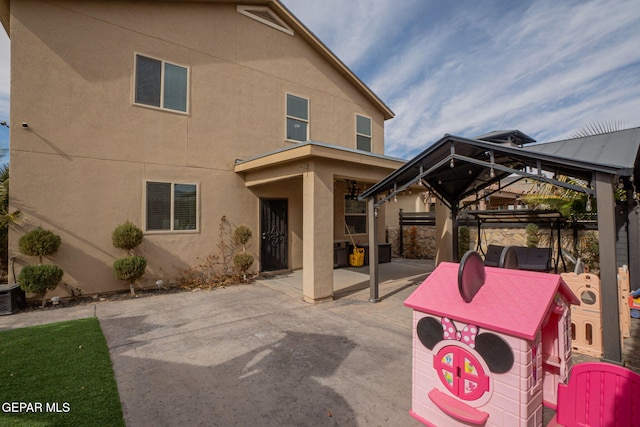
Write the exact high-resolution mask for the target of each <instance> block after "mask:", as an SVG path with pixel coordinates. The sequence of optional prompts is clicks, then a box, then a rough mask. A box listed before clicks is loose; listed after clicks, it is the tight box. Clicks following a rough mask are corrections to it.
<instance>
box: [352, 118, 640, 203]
mask: <svg viewBox="0 0 640 427" xmlns="http://www.w3.org/2000/svg"><path fill="white" fill-rule="evenodd" d="M639 154H640V128H633V129H626V130H622V131H618V132H611V133H608V134H604V135H595V136H589V137H583V138H575V139H568V140H562V141H554V142H547V143H539V144H526V145H524V146H522V147H514V146H508V145H502V144H497V143H494V142H488V141H481V140H477V139H468V138H464V137H460V136H455V135H448V134H447V135H444V136H443V137H442V138H441V139H440V140H438V141H436V142H435V143H434V144H433V145H431V146H430V147H428V148H427V149H425V150H424V151H423V152H422V153H420V154H418V155H417V156H416V157H414V158H413V159H411V160H409V161H408V162H407V163H405V164H404V165H403V166H402V167H401V168H399V169H397V170H396V171H394V172H392V173H391V174H389V175H388V176H387V177H386V178H385V179H383V180H382V181H380V182H378V183H377V184H376V185H374V186H373V187H371V188H370V189H368V190H367V191H365V192H364V193H363V194H362V197H371V196H372V195H375V194H381V193H385V192H389V191H398V190H403V189H404V188H406V187H407V186H408V185H413V184H416V183H418V182H420V181H422V182H423V183H425V184H426V185H428V186H429V187H431V188H432V189H433V190H434V191H435V192H436V193H437V194H438V195H439V196H440V197H441V198H442V199H443V200H444V201H446V202H447V203H448V204H449V205H450V206H452V205H455V204H456V203H457V202H458V201H460V200H462V199H464V198H465V197H468V196H470V195H472V194H476V193H477V192H478V191H480V190H482V189H484V188H486V187H488V186H490V185H492V184H494V183H497V182H499V181H501V180H502V179H504V178H506V177H508V176H509V175H511V174H514V173H516V174H517V175H520V176H524V177H530V178H533V179H540V180H543V181H547V182H551V183H554V184H556V185H560V184H562V183H559V182H557V181H555V180H553V179H551V178H549V177H548V176H545V175H543V174H542V172H540V173H538V172H537V171H538V170H540V171H548V172H550V173H551V174H562V175H566V176H569V177H572V178H578V179H583V180H585V181H587V182H589V181H591V179H592V177H593V173H594V172H605V173H609V174H613V175H618V176H625V177H630V176H632V175H634V174H635V176H640V161H639ZM492 171H493V172H492ZM563 186H568V185H567V184H564V185H563ZM581 191H586V192H590V191H592V190H590V189H582V190H581ZM590 194H591V193H590Z"/></svg>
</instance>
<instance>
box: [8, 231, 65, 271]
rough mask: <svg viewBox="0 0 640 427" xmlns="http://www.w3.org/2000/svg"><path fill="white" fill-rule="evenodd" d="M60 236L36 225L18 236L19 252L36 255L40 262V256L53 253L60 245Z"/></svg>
mask: <svg viewBox="0 0 640 427" xmlns="http://www.w3.org/2000/svg"><path fill="white" fill-rule="evenodd" d="M60 242H61V239H60V236H58V235H57V234H55V233H53V232H52V231H49V230H44V229H43V228H42V227H38V228H36V229H34V230H31V231H30V232H28V233H27V234H25V235H23V236H22V237H20V240H19V241H18V246H19V247H20V252H22V253H23V254H25V255H29V256H37V257H39V259H40V264H42V257H43V256H47V255H53V254H55V253H56V252H57V251H58V248H59V247H60Z"/></svg>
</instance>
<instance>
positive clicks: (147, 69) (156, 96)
mask: <svg viewBox="0 0 640 427" xmlns="http://www.w3.org/2000/svg"><path fill="white" fill-rule="evenodd" d="M135 74H136V83H135V86H136V87H135V98H134V102H135V103H136V104H141V105H148V106H151V107H156V108H162V109H164V110H172V111H181V112H183V113H186V112H187V94H188V92H189V91H188V82H189V69H188V68H187V67H183V66H181V65H176V64H171V63H169V62H165V61H161V60H159V59H153V58H148V57H146V56H142V55H136V72H135Z"/></svg>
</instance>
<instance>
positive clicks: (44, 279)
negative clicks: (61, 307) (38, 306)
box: [18, 264, 64, 307]
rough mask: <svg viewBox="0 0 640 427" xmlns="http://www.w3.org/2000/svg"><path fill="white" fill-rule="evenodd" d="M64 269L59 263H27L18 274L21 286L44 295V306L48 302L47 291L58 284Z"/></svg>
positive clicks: (28, 290)
mask: <svg viewBox="0 0 640 427" xmlns="http://www.w3.org/2000/svg"><path fill="white" fill-rule="evenodd" d="M63 275H64V271H62V269H61V268H60V267H58V266H57V265H51V264H37V265H27V266H26V267H24V268H23V269H22V271H21V272H20V274H19V275H18V283H19V284H20V287H21V288H22V289H23V290H25V291H27V292H32V293H34V294H36V295H42V306H43V307H44V306H45V304H46V301H47V300H46V293H47V291H51V290H53V289H55V288H56V287H57V286H58V283H60V280H62V276H63Z"/></svg>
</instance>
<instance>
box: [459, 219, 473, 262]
mask: <svg viewBox="0 0 640 427" xmlns="http://www.w3.org/2000/svg"><path fill="white" fill-rule="evenodd" d="M470 239H471V235H470V233H469V227H468V226H466V225H462V226H460V228H458V259H462V256H463V255H464V254H466V253H467V251H468V250H469V248H470V246H471V243H470Z"/></svg>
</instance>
